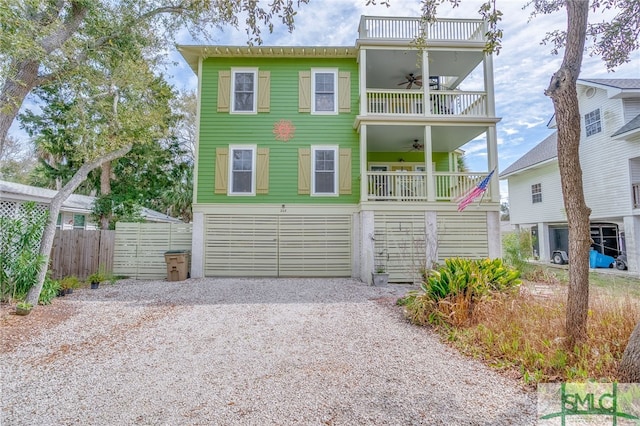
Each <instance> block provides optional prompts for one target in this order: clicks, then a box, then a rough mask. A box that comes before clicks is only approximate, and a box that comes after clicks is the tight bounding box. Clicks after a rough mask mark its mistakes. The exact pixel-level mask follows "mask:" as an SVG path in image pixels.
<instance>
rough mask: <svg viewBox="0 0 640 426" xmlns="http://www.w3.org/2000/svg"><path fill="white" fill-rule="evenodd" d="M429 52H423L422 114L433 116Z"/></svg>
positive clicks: (424, 50)
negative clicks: (430, 96)
mask: <svg viewBox="0 0 640 426" xmlns="http://www.w3.org/2000/svg"><path fill="white" fill-rule="evenodd" d="M429 90H430V89H429V52H428V51H427V50H426V49H423V50H422V96H423V98H422V114H423V115H429V114H431V107H430V105H431V102H429Z"/></svg>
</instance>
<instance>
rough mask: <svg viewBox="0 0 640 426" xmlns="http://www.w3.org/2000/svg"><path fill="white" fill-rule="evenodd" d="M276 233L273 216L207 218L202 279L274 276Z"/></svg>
mask: <svg viewBox="0 0 640 426" xmlns="http://www.w3.org/2000/svg"><path fill="white" fill-rule="evenodd" d="M277 230H278V218H277V216H234V217H231V216H226V215H207V216H206V218H205V239H204V245H205V247H204V254H205V257H204V262H205V263H204V274H205V276H242V277H275V276H277V275H278V264H277V259H278V243H277V240H276V236H277Z"/></svg>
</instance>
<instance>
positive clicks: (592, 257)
mask: <svg viewBox="0 0 640 426" xmlns="http://www.w3.org/2000/svg"><path fill="white" fill-rule="evenodd" d="M615 261H616V260H615V259H614V258H613V257H611V256H607V255H606V254H602V253H598V252H597V251H595V250H593V249H591V250H590V251H589V268H610V267H611V265H612V264H613V263H614V262H615Z"/></svg>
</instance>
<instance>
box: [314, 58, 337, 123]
mask: <svg viewBox="0 0 640 426" xmlns="http://www.w3.org/2000/svg"><path fill="white" fill-rule="evenodd" d="M311 89H312V92H311V113H312V114H337V113H338V70H337V69H335V68H316V69H311Z"/></svg>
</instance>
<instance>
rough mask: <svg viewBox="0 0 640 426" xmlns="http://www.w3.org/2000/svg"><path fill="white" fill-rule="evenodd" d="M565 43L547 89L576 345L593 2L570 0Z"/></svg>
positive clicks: (583, 330) (582, 327) (583, 318)
mask: <svg viewBox="0 0 640 426" xmlns="http://www.w3.org/2000/svg"><path fill="white" fill-rule="evenodd" d="M566 8H567V17H568V20H567V22H568V26H567V42H566V48H565V49H566V50H565V53H564V59H563V62H562V65H561V67H560V69H559V70H558V71H557V72H556V73H555V74H554V75H553V77H552V78H551V82H550V84H549V87H548V88H547V90H545V94H546V95H547V96H549V97H550V98H551V100H552V101H553V106H554V108H555V115H556V123H557V125H558V168H559V169H560V180H561V183H562V195H563V198H564V207H565V211H566V214H567V222H568V224H569V290H568V292H567V317H566V322H565V326H566V333H567V337H568V340H567V343H568V344H569V346H570V347H571V346H573V345H574V344H576V343H579V342H581V341H584V339H586V337H587V313H588V310H589V247H590V246H591V236H590V233H589V215H590V214H591V209H589V207H587V205H586V203H585V200H584V190H583V185H582V169H581V167H580V157H579V147H580V111H579V109H578V94H577V91H576V80H577V79H578V76H579V74H580V67H581V65H582V55H583V51H584V45H585V37H586V30H587V17H588V14H589V2H586V1H584V0H567V2H566Z"/></svg>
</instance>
